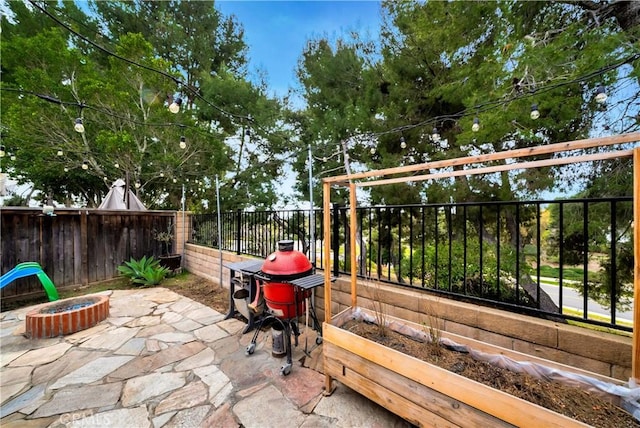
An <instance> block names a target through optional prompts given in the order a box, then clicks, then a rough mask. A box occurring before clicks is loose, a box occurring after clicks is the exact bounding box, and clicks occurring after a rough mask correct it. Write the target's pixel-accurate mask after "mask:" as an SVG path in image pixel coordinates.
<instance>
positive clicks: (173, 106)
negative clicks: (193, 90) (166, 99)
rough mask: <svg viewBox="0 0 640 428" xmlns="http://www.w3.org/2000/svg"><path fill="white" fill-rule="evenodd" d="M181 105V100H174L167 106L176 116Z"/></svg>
mask: <svg viewBox="0 0 640 428" xmlns="http://www.w3.org/2000/svg"><path fill="white" fill-rule="evenodd" d="M181 105H182V98H176V99H175V100H174V101H173V102H172V103H171V104H169V111H170V112H171V113H173V114H176V113H178V112H179V111H180V106H181Z"/></svg>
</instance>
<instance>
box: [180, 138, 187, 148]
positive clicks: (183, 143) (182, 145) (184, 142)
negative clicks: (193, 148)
mask: <svg viewBox="0 0 640 428" xmlns="http://www.w3.org/2000/svg"><path fill="white" fill-rule="evenodd" d="M180 148H181V149H186V148H187V139H186V138H185V137H184V135H183V136H182V137H180Z"/></svg>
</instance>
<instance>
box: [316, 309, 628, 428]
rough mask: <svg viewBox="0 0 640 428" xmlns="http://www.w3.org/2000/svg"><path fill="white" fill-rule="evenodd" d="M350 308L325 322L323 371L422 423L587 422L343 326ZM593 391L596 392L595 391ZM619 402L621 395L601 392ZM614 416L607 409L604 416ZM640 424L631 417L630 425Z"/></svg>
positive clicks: (489, 350)
mask: <svg viewBox="0 0 640 428" xmlns="http://www.w3.org/2000/svg"><path fill="white" fill-rule="evenodd" d="M355 311H362V312H365V313H367V312H368V314H369V316H372V317H373V316H374V315H375V314H373V313H371V312H369V311H366V310H363V309H361V308H356V309H354V308H350V309H347V310H346V311H344V312H342V313H341V314H339V315H337V316H335V317H334V318H332V322H331V323H329V324H327V323H325V325H324V330H323V333H324V345H323V348H324V364H325V374H326V375H328V376H330V377H331V378H333V379H336V380H338V381H340V382H341V383H343V384H344V385H347V386H348V387H350V388H352V389H354V390H355V391H357V392H359V393H361V394H363V395H365V396H366V397H368V398H369V399H371V400H373V401H375V402H377V403H378V404H380V405H382V406H384V407H386V408H387V409H389V410H390V411H392V412H394V413H396V414H398V415H400V416H401V417H403V418H405V419H406V420H408V421H409V422H411V423H413V424H415V425H418V426H425V425H428V426H557V427H573V426H576V427H577V426H589V425H587V424H584V423H582V422H579V421H577V420H575V419H574V418H572V417H567V416H565V415H562V414H560V413H557V412H555V411H552V410H550V409H547V408H545V407H542V406H540V405H537V404H534V403H531V402H529V401H525V400H523V399H521V398H517V397H515V396H513V395H510V394H508V393H505V392H503V391H500V390H497V389H494V388H491V387H489V386H487V385H484V384H482V383H479V382H476V381H474V380H471V379H468V378H466V377H463V376H461V375H459V374H456V373H454V372H451V371H448V370H446V369H444V368H441V367H439V366H437V365H434V364H431V363H428V362H425V361H421V360H419V359H417V358H414V357H412V356H410V355H407V354H405V353H403V352H399V351H397V350H394V349H391V348H390V347H387V346H384V345H382V344H380V343H377V342H376V341H373V340H369V339H366V338H364V337H361V336H359V335H357V334H354V333H352V332H350V331H347V330H345V329H344V328H342V327H343V326H344V325H345V324H346V323H348V322H349V321H350V320H351V319H353V318H354V312H355ZM387 320H388V321H390V328H391V329H393V330H403V331H404V332H405V333H406V327H410V328H412V329H415V330H418V331H419V330H424V327H423V326H420V325H418V324H415V323H410V322H407V321H404V320H399V319H397V318H394V317H390V316H388V317H387ZM441 337H442V338H447V339H450V340H452V341H453V342H455V343H458V344H463V345H466V346H468V347H471V348H473V349H474V350H479V351H481V352H483V353H486V354H495V355H502V356H506V357H508V358H510V359H512V360H514V361H519V362H527V363H529V362H530V363H534V364H537V365H541V366H545V367H550V368H553V369H556V370H557V371H560V372H570V373H574V374H577V375H580V376H586V377H591V378H593V379H596V380H597V381H602V382H606V383H611V384H613V385H616V386H620V385H621V384H622V382H620V381H618V380H615V379H612V378H607V377H605V376H601V375H598V374H595V373H591V372H587V371H583V370H580V369H576V368H572V367H568V366H564V365H562V364H558V363H555V362H551V361H548V360H544V359H540V358H536V357H532V356H529V355H526V354H521V353H518V352H515V351H510V350H507V349H504V348H500V347H497V346H494V345H490V344H486V343H483V342H478V341H475V340H473V339H468V338H464V337H462V336H457V335H454V334H449V333H446V332H441ZM425 346H427V345H425ZM591 394H594V393H593V392H592V393H591ZM597 395H602V396H603V397H605V399H606V400H608V401H610V402H614V403H615V404H618V401H619V399H618V397H615V396H607V395H606V394H604V393H598V394H597ZM608 418H610V415H608V414H607V411H603V412H602V419H603V420H606V419H608ZM604 426H621V425H615V423H614V425H604ZM622 426H640V425H639V424H638V423H637V421H635V420H634V419H633V418H630V420H629V423H628V425H622Z"/></svg>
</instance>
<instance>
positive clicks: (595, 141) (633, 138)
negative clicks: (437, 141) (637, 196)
mask: <svg viewBox="0 0 640 428" xmlns="http://www.w3.org/2000/svg"><path fill="white" fill-rule="evenodd" d="M637 141H640V132H632V133H628V134H621V135H614V136H611V137H598V138H589V139H584V140H575V141H569V142H564V143H555V144H548V145H545V146H537V147H530V148H526V149H515V150H507V151H504V152H497V153H489V154H485V155H478V156H465V157H461V158H456V159H446V160H441V161H434V162H427V163H422V164H417V165H407V166H401V167H395V168H386V169H378V170H375V171H365V172H359V173H355V174H351V175H339V176H335V177H326V178H324V179H323V181H325V182H330V183H332V184H336V185H342V186H345V187H347V186H348V185H349V180H360V179H365V178H372V177H385V176H389V175H396V174H406V173H410V172H418V171H426V170H429V169H438V168H446V167H455V166H462V165H472V164H475V163H483V162H491V161H497V160H504V159H519V158H523V157H530V156H539V155H545V154H551V153H558V152H566V151H571V150H582V149H589V148H593V147H601V146H611V145H615V144H624V143H632V142H637Z"/></svg>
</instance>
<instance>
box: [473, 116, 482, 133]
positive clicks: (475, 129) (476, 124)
mask: <svg viewBox="0 0 640 428" xmlns="http://www.w3.org/2000/svg"><path fill="white" fill-rule="evenodd" d="M471 130H472V131H473V132H478V131H479V130H480V119H478V117H477V116H476V117H474V118H473V125H471Z"/></svg>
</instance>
